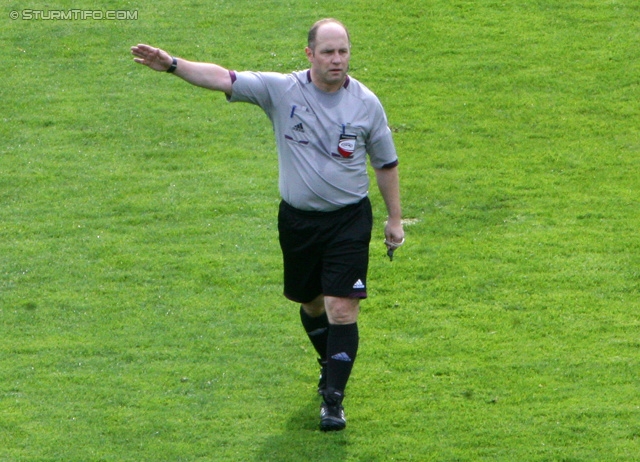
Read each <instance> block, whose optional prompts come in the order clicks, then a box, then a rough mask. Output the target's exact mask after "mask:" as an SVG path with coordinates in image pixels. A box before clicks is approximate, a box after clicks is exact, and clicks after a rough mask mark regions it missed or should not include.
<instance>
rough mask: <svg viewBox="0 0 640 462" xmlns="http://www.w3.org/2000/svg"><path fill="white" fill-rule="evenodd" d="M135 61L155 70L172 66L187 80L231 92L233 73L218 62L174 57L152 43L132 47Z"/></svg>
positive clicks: (194, 83) (205, 86) (209, 87)
mask: <svg viewBox="0 0 640 462" xmlns="http://www.w3.org/2000/svg"><path fill="white" fill-rule="evenodd" d="M131 54H133V55H134V56H135V58H134V61H135V62H137V63H138V64H142V65H145V66H147V67H149V68H151V69H153V70H155V71H159V72H166V71H167V70H170V69H171V68H172V64H174V59H175V69H174V71H173V73H174V74H175V75H177V76H178V77H180V78H182V79H184V80H186V81H187V82H189V83H191V84H193V85H197V86H199V87H203V88H208V89H210V90H217V91H223V92H225V93H227V94H230V93H231V85H232V82H231V75H230V74H229V71H228V70H227V69H225V68H223V67H221V66H218V65H217V64H211V63H198V62H193V61H187V60H186V59H182V58H173V57H172V56H171V55H170V54H169V53H167V52H166V51H164V50H161V49H160V48H155V47H152V46H150V45H144V44H140V45H136V46H133V47H131Z"/></svg>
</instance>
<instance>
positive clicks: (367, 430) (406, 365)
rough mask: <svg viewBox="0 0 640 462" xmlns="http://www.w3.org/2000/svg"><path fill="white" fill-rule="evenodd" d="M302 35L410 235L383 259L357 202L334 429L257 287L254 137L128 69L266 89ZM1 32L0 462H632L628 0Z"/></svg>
mask: <svg viewBox="0 0 640 462" xmlns="http://www.w3.org/2000/svg"><path fill="white" fill-rule="evenodd" d="M27 7H28V8H30V9H31V10H35V11H44V12H47V11H51V10H65V11H67V10H72V9H73V10H100V11H107V10H121V11H130V12H134V11H135V12H137V19H130V20H120V21H110V20H96V19H86V20H81V19H80V20H57V21H56V20H45V19H39V20H38V19H32V20H25V19H21V18H18V19H16V20H13V19H11V17H10V13H11V11H14V10H15V11H18V12H23V10H25V8H27ZM326 16H333V17H337V18H339V19H341V20H343V21H344V22H345V23H346V24H347V25H348V26H349V27H350V29H351V35H352V39H353V46H354V48H353V60H352V75H353V76H355V77H356V78H358V79H359V80H361V81H362V82H364V83H365V84H366V85H368V86H369V87H370V88H371V89H372V90H373V91H374V92H376V93H377V94H378V96H379V97H380V99H381V100H382V102H383V104H384V106H385V108H386V110H387V114H388V116H389V122H390V125H391V127H392V129H393V131H394V136H395V140H396V144H397V147H398V150H399V153H400V156H401V175H402V193H403V206H404V211H405V213H404V215H405V218H406V219H408V220H410V224H409V225H408V226H407V228H406V232H407V244H406V246H405V247H403V248H402V249H401V250H399V251H398V252H397V253H396V258H395V259H394V261H393V262H392V263H390V262H389V261H388V259H386V257H385V250H384V246H383V244H382V240H383V235H382V228H383V225H382V223H383V221H384V219H385V214H384V207H383V205H382V201H381V198H380V196H379V194H378V193H377V191H376V190H372V192H371V195H372V201H373V203H374V209H375V216H376V230H375V233H376V234H375V236H376V237H375V238H374V242H373V244H372V249H371V257H372V261H371V269H370V298H369V299H368V300H367V301H366V302H364V303H363V312H362V315H361V318H360V332H361V348H360V352H359V356H358V362H357V364H356V366H355V369H354V374H353V376H352V379H351V381H350V383H349V387H348V389H347V400H346V402H345V406H346V411H347V418H348V421H349V426H348V428H347V430H346V431H344V432H341V433H338V434H322V433H321V432H320V431H318V430H317V424H318V406H319V401H318V397H317V396H316V395H315V389H314V386H315V384H316V378H317V370H316V366H315V359H314V355H313V352H312V349H311V347H310V344H308V341H307V340H306V338H305V336H304V332H303V330H302V327H301V326H300V325H299V320H298V310H297V307H296V306H295V305H293V304H292V303H290V302H287V301H286V300H285V299H284V298H283V297H282V296H281V291H282V288H281V262H280V253H279V248H278V245H277V229H276V226H275V224H276V223H275V220H276V213H277V205H278V202H279V198H278V192H277V162H276V158H275V143H274V141H273V136H272V132H271V127H270V125H269V122H268V120H267V118H266V117H265V116H264V114H263V113H262V112H261V111H260V110H259V109H258V108H255V107H253V106H249V105H242V104H234V105H231V104H228V103H227V102H226V101H225V98H224V96H222V95H219V94H214V93H211V92H207V91H205V90H202V89H198V88H195V87H190V86H189V85H187V84H185V83H184V82H182V81H180V80H179V79H177V78H175V77H173V76H168V75H165V74H160V73H154V72H152V71H150V70H148V69H145V68H143V67H142V66H139V65H136V64H135V63H133V61H132V59H131V56H130V54H129V47H130V46H131V45H134V44H137V43H150V44H152V45H156V46H159V47H162V48H164V49H166V50H168V51H170V52H171V53H173V54H175V55H177V56H182V57H185V58H187V59H193V60H203V61H212V62H217V63H219V64H221V65H223V66H226V67H229V68H232V69H237V70H244V69H251V70H272V71H282V72H288V71H292V70H296V69H301V68H304V67H305V66H306V62H305V57H304V54H303V47H304V44H305V37H306V32H307V29H308V27H309V26H310V25H311V24H312V23H313V22H314V21H315V20H316V19H318V18H321V17H326ZM0 25H1V27H0V44H2V50H3V61H4V65H3V68H4V70H3V77H2V79H1V80H0V98H1V101H2V111H1V115H0V135H1V139H2V141H1V142H0V338H1V341H0V355H1V356H2V367H1V368H0V460H2V461H98V460H104V461H116V460H117V461H196V460H199V461H207V460H211V461H333V460H343V461H363V462H365V461H391V460H396V461H408V460H416V461H481V460H485V461H635V460H638V459H639V457H640V456H639V454H640V419H639V415H640V396H639V394H638V389H639V388H638V386H639V384H638V375H639V370H640V369H639V368H640V329H639V328H640V316H639V310H640V303H639V301H640V294H639V288H640V269H639V268H640V244H639V238H638V229H639V228H640V201H639V200H638V198H639V195H640V180H639V178H638V172H640V141H639V135H640V129H639V125H638V122H639V121H640V110H639V109H638V101H640V86H639V83H640V77H639V75H640V47H639V42H640V4H638V2H637V1H632V0H608V1H603V0H598V1H596V0H579V1H578V0H566V1H565V0H523V1H514V0H503V1H501V2H497V1H490V0H481V1H476V2H472V1H462V0H446V1H445V0H421V1H418V0H406V1H394V0H383V1H380V2H376V3H374V4H372V3H371V2H368V1H363V0H357V1H342V2H338V1H333V0H332V1H327V2H315V1H309V0H302V1H297V2H293V1H290V0H289V1H287V0H271V1H255V0H253V1H247V0H234V1H230V0H218V1H216V2H202V1H197V0H191V1H183V2H171V1H167V0H159V1H157V2H153V5H152V4H151V3H149V4H148V5H147V6H143V5H142V4H137V3H135V2H128V1H123V2H119V1H108V0H107V1H104V2H100V3H92V2H87V1H86V0H78V1H73V2H71V1H70V0H69V1H56V2H53V3H52V2H46V3H45V2H41V1H34V2H32V3H29V4H28V5H25V4H24V3H23V2H17V1H13V0H8V1H7V2H4V3H3V6H2V8H0Z"/></svg>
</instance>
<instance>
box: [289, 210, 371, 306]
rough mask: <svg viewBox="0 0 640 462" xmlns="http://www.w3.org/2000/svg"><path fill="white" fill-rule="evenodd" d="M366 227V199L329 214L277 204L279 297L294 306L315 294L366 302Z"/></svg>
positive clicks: (368, 231) (368, 216)
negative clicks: (281, 269)
mask: <svg viewBox="0 0 640 462" xmlns="http://www.w3.org/2000/svg"><path fill="white" fill-rule="evenodd" d="M372 227H373V216H372V213H371V202H370V201H369V198H364V199H362V200H361V201H360V202H358V203H357V204H353V205H348V206H346V207H343V208H341V209H339V210H336V211H332V212H307V211H303V210H298V209H296V208H294V207H292V206H291V205H289V204H287V203H286V202H285V201H282V202H281V203H280V211H279V214H278V231H279V233H280V247H281V248H282V256H283V260H284V295H285V297H287V298H288V299H290V300H293V301H295V302H298V303H308V302H311V301H312V300H314V299H315V298H316V297H318V296H319V295H321V294H323V295H329V296H333V297H346V298H367V269H368V266H369V243H370V242H371V230H372Z"/></svg>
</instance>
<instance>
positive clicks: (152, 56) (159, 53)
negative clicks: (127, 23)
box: [131, 44, 173, 72]
mask: <svg viewBox="0 0 640 462" xmlns="http://www.w3.org/2000/svg"><path fill="white" fill-rule="evenodd" d="M131 54H132V55H133V56H135V58H133V60H134V61H135V62H137V63H138V64H144V65H145V66H147V67H150V68H151V69H153V70H155V71H162V72H164V71H166V70H167V69H169V67H171V63H172V62H173V58H172V57H171V55H170V54H169V53H167V52H166V51H164V50H161V49H160V48H154V47H152V46H149V45H143V44H140V45H136V46H133V47H131Z"/></svg>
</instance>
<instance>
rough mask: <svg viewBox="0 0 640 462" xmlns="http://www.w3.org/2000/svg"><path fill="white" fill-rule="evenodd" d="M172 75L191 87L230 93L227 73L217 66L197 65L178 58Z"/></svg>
mask: <svg viewBox="0 0 640 462" xmlns="http://www.w3.org/2000/svg"><path fill="white" fill-rule="evenodd" d="M174 74H175V75H177V76H178V77H180V78H181V79H184V80H186V81H187V82H189V83H190V84H192V85H196V86H198V87H203V88H208V89H210V90H216V91H223V92H225V93H229V94H230V93H231V76H230V74H229V71H228V70H227V69H225V68H224V67H222V66H218V65H217V64H212V63H197V62H192V61H187V60H185V59H182V58H178V63H177V67H176V70H175V71H174Z"/></svg>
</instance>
